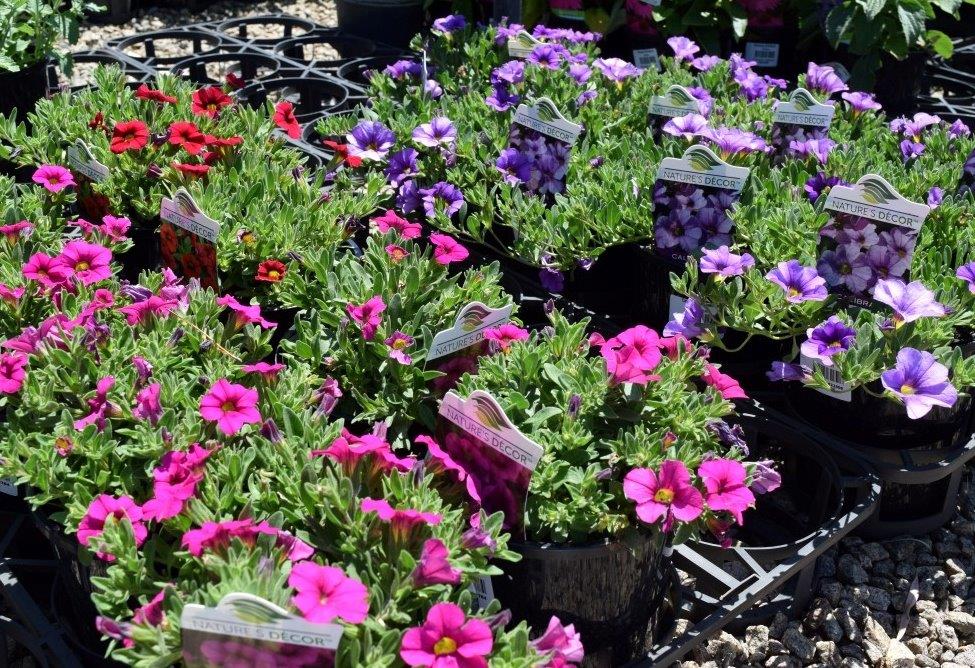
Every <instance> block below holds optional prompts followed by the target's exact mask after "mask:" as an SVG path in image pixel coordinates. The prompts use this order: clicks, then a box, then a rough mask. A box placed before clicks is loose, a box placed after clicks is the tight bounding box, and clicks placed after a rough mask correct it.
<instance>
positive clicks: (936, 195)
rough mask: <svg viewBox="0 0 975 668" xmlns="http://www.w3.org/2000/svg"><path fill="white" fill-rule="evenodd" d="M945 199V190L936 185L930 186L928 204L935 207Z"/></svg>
mask: <svg viewBox="0 0 975 668" xmlns="http://www.w3.org/2000/svg"><path fill="white" fill-rule="evenodd" d="M944 199H945V191H944V190H942V189H941V188H939V187H938V186H932V187H931V190H929V191H928V206H929V207H931V208H932V209H937V208H938V207H939V206H941V203H942V202H943V201H944Z"/></svg>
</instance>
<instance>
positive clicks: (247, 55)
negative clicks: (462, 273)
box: [169, 51, 281, 85]
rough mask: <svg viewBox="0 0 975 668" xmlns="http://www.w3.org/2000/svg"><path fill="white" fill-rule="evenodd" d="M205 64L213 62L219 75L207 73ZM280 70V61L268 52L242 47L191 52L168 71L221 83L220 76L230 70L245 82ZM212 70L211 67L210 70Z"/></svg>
mask: <svg viewBox="0 0 975 668" xmlns="http://www.w3.org/2000/svg"><path fill="white" fill-rule="evenodd" d="M208 66H211V67H212V66H217V67H218V68H219V71H220V75H218V76H216V77H215V76H211V75H210V72H209V71H208ZM280 70H281V61H280V60H278V59H277V58H274V57H272V56H270V55H264V54H260V53H255V52H253V51H242V52H240V53H208V54H204V55H199V56H191V57H189V58H186V59H184V60H181V61H179V62H178V63H176V64H175V65H173V66H172V67H171V68H170V69H169V71H170V72H172V73H173V74H176V75H178V76H182V77H185V78H187V79H189V80H190V81H192V82H194V83H197V84H216V85H222V84H223V83H224V78H223V76H224V75H226V73H227V72H233V73H234V74H236V75H237V76H239V77H240V78H241V79H243V80H244V81H245V82H248V83H250V82H253V81H256V80H259V79H270V78H273V77H274V76H275V75H277V73H278V72H279V71H280ZM211 71H212V70H211Z"/></svg>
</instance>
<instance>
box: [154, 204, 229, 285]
mask: <svg viewBox="0 0 975 668" xmlns="http://www.w3.org/2000/svg"><path fill="white" fill-rule="evenodd" d="M159 218H160V219H161V220H162V224H161V225H160V226H159V237H160V246H161V249H162V259H163V263H164V264H165V265H166V266H167V267H169V268H170V269H172V270H173V271H175V272H176V273H177V274H179V275H180V276H182V277H183V278H198V279H200V285H201V286H202V287H204V288H213V289H214V290H217V289H218V287H219V280H218V278H217V238H218V237H219V235H220V223H218V222H217V221H215V220H213V219H212V218H209V217H207V216H206V215H205V214H204V213H203V212H202V211H200V207H198V206H197V205H196V202H194V201H193V198H192V197H191V196H190V194H189V193H188V192H186V190H185V189H183V188H180V189H178V190H177V191H176V194H175V195H173V197H172V199H169V198H166V197H164V198H163V200H162V205H161V206H160V211H159Z"/></svg>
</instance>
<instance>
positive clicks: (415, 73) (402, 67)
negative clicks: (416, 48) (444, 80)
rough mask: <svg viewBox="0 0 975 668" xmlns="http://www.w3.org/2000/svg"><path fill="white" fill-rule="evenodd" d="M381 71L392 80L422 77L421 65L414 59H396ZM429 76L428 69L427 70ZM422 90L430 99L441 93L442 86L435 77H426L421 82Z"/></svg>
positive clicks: (437, 96)
mask: <svg viewBox="0 0 975 668" xmlns="http://www.w3.org/2000/svg"><path fill="white" fill-rule="evenodd" d="M383 73H384V74H386V75H388V76H389V77H390V78H391V79H393V80H394V81H417V82H418V81H420V79H421V78H423V66H422V65H420V63H418V62H416V61H415V60H397V61H396V62H394V63H391V64H389V65H387V66H386V69H384V70H383ZM427 76H430V71H429V70H428V71H427ZM423 90H424V92H425V93H426V94H427V95H429V96H430V98H431V99H434V100H436V99H438V98H440V97H441V96H442V95H443V88H442V87H441V86H440V84H439V83H437V81H436V80H435V79H427V80H426V81H424V82H423Z"/></svg>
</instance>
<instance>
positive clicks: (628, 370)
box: [599, 325, 663, 385]
mask: <svg viewBox="0 0 975 668" xmlns="http://www.w3.org/2000/svg"><path fill="white" fill-rule="evenodd" d="M599 354H600V355H602V357H603V359H604V360H606V372H607V373H608V374H609V382H610V384H611V385H619V384H621V383H636V384H638V385H646V384H647V383H649V382H650V381H652V380H659V378H660V377H659V376H655V375H651V374H650V373H649V372H650V371H653V370H654V369H655V368H656V367H657V365H658V364H660V361H661V359H663V355H662V353H661V352H660V337H659V336H658V335H657V333H656V332H655V331H653V330H652V329H650V328H649V327H645V326H643V325H637V326H636V327H631V328H630V329H627V330H625V331H623V332H620V333H619V334H617V335H616V336H614V337H613V338H611V339H608V340H606V342H605V343H603V344H602V345H601V346H600V347H599Z"/></svg>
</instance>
